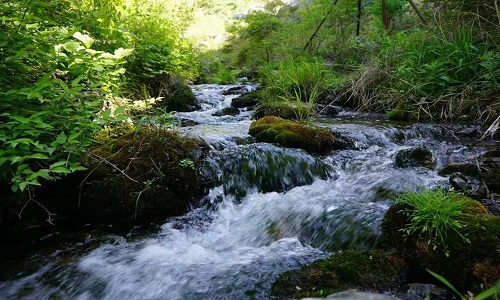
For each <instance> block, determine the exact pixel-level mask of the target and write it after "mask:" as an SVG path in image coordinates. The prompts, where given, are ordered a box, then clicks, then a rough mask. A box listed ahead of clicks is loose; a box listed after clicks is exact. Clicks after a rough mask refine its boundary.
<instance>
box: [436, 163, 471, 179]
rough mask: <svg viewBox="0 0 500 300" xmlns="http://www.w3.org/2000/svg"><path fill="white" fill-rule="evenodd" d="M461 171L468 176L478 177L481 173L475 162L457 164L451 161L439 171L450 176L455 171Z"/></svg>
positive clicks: (440, 173) (441, 174)
mask: <svg viewBox="0 0 500 300" xmlns="http://www.w3.org/2000/svg"><path fill="white" fill-rule="evenodd" d="M457 172H458V173H461V174H464V175H466V176H471V177H476V176H478V175H479V169H478V168H477V165H475V164H456V163H450V164H448V165H447V166H445V167H444V168H442V169H441V170H439V171H438V174H439V175H440V176H449V175H451V174H453V173H457Z"/></svg>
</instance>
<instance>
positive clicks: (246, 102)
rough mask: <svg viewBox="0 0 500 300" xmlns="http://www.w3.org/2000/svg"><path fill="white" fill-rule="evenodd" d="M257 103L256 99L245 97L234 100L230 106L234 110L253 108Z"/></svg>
mask: <svg viewBox="0 0 500 300" xmlns="http://www.w3.org/2000/svg"><path fill="white" fill-rule="evenodd" d="M257 103H259V100H257V99H251V98H248V97H245V96H240V97H238V98H234V99H233V100H232V101H231V106H232V107H236V108H244V107H254V106H255V105H257Z"/></svg>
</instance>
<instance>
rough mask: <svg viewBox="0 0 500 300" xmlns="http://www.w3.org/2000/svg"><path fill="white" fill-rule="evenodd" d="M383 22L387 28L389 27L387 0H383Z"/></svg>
mask: <svg viewBox="0 0 500 300" xmlns="http://www.w3.org/2000/svg"><path fill="white" fill-rule="evenodd" d="M382 23H384V28H385V30H388V29H389V20H388V19H387V0H382Z"/></svg>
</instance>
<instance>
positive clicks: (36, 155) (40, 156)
mask: <svg viewBox="0 0 500 300" xmlns="http://www.w3.org/2000/svg"><path fill="white" fill-rule="evenodd" d="M29 158H33V159H49V157H48V156H47V155H44V154H42V153H35V154H32V155H30V156H29Z"/></svg>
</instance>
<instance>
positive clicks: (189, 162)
mask: <svg viewBox="0 0 500 300" xmlns="http://www.w3.org/2000/svg"><path fill="white" fill-rule="evenodd" d="M179 166H181V167H183V168H189V169H192V170H194V169H195V166H194V161H193V160H191V159H190V158H184V159H182V160H181V161H180V162H179Z"/></svg>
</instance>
